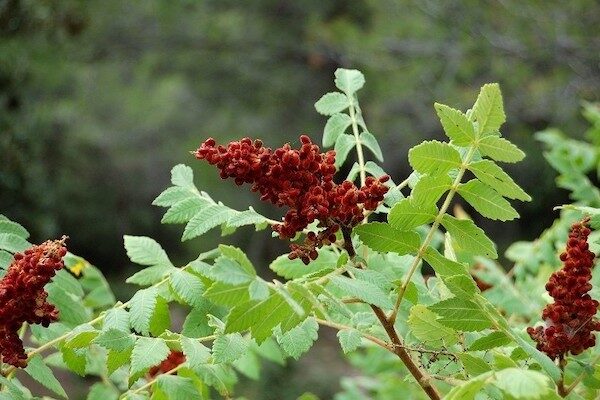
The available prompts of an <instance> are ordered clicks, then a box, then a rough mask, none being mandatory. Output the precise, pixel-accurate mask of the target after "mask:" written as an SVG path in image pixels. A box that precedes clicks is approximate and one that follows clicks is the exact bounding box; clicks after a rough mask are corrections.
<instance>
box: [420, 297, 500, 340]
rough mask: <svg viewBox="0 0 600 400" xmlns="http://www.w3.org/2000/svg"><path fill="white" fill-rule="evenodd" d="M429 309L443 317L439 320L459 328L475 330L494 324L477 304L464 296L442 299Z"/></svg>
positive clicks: (451, 326)
mask: <svg viewBox="0 0 600 400" xmlns="http://www.w3.org/2000/svg"><path fill="white" fill-rule="evenodd" d="M429 309H430V310H431V311H433V312H434V313H436V314H438V315H439V316H440V317H441V318H440V319H439V322H441V323H442V324H444V325H446V326H449V327H450V328H454V329H457V330H461V331H467V332H473V331H481V330H483V329H486V328H489V327H491V326H492V324H491V322H490V320H489V318H488V317H487V315H486V314H485V313H484V312H483V311H481V309H480V308H479V306H478V305H477V304H475V303H473V302H472V301H470V300H465V299H463V298H459V297H453V298H451V299H447V300H442V301H440V302H438V303H435V304H433V305H431V306H429Z"/></svg>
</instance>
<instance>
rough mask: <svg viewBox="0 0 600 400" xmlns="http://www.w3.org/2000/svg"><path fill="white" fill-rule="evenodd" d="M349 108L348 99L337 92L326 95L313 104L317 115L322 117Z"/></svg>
mask: <svg viewBox="0 0 600 400" xmlns="http://www.w3.org/2000/svg"><path fill="white" fill-rule="evenodd" d="M349 106H350V102H349V101H348V97H347V96H346V95H344V94H342V93H339V92H331V93H327V94H325V95H323V97H321V98H320V99H319V100H318V101H317V102H316V103H315V109H316V110H317V112H318V113H319V114H323V115H333V114H336V113H339V112H340V111H343V110H345V109H346V108H348V107H349Z"/></svg>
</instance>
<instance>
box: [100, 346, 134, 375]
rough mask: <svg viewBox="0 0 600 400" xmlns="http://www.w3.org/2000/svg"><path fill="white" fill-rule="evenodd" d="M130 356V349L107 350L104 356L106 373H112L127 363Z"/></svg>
mask: <svg viewBox="0 0 600 400" xmlns="http://www.w3.org/2000/svg"><path fill="white" fill-rule="evenodd" d="M130 358H131V349H130V350H125V351H114V350H109V352H108V356H107V358H106V369H107V372H108V375H112V374H113V372H115V371H116V370H117V369H119V368H120V367H122V366H123V365H125V364H127V363H128V362H129V360H130Z"/></svg>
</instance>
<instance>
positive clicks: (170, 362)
mask: <svg viewBox="0 0 600 400" xmlns="http://www.w3.org/2000/svg"><path fill="white" fill-rule="evenodd" d="M184 362H185V355H184V354H183V353H182V352H181V351H171V353H170V354H169V356H168V357H167V358H166V359H164V361H163V362H161V363H160V364H158V365H155V366H154V367H152V368H150V370H149V371H148V375H149V376H150V377H151V378H152V377H155V376H156V375H160V374H164V373H165V372H169V371H170V370H172V369H173V368H175V367H177V366H179V365H181V364H183V363H184Z"/></svg>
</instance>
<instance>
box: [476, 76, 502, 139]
mask: <svg viewBox="0 0 600 400" xmlns="http://www.w3.org/2000/svg"><path fill="white" fill-rule="evenodd" d="M473 116H474V117H475V122H477V126H478V131H479V133H481V134H486V133H488V132H494V131H497V130H498V129H499V128H500V126H501V125H502V124H503V123H504V121H506V115H505V114H504V107H503V105H502V93H501V92H500V85H498V84H497V83H488V84H485V85H483V87H482V88H481V91H480V92H479V96H477V100H476V101H475V105H474V106H473Z"/></svg>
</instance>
